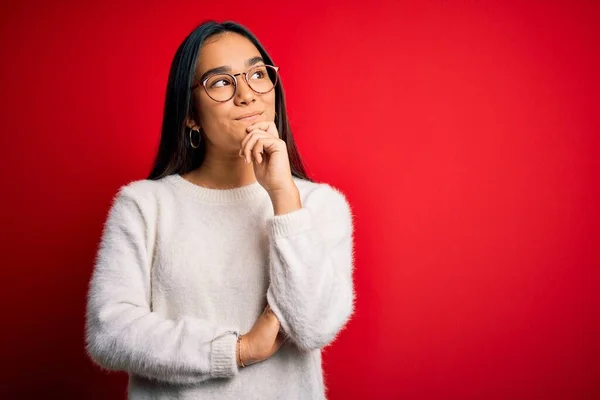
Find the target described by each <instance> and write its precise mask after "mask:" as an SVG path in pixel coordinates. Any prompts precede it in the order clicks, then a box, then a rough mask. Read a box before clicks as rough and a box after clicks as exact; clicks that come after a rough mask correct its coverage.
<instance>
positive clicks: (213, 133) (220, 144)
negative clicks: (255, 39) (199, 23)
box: [188, 32, 275, 157]
mask: <svg viewBox="0 0 600 400" xmlns="http://www.w3.org/2000/svg"><path fill="white" fill-rule="evenodd" d="M256 65H264V62H263V61H262V58H261V55H260V53H259V51H258V49H257V48H256V47H255V46H254V45H253V44H252V42H250V41H249V40H248V39H246V38H245V37H244V36H242V35H239V34H237V33H233V32H226V33H223V34H219V35H217V36H213V37H211V38H209V39H208V40H207V41H205V42H204V44H203V46H202V47H201V48H200V53H199V55H198V62H197V65H196V75H195V80H196V81H197V82H200V80H201V78H202V77H203V76H204V75H205V74H206V72H208V71H210V70H212V69H213V68H219V67H225V68H226V69H227V70H226V72H227V73H230V74H232V75H235V74H237V73H240V72H241V73H244V72H246V71H247V70H248V69H249V68H251V67H253V66H256ZM236 78H237V91H236V93H235V95H234V96H233V98H232V99H230V100H228V101H226V102H222V103H219V102H216V101H214V100H212V99H211V98H210V97H209V96H208V94H207V93H206V91H205V90H204V88H203V87H202V86H198V87H197V88H196V89H195V90H194V92H193V93H192V95H193V99H194V103H193V104H194V110H193V112H194V115H193V118H194V119H193V120H191V119H190V120H188V126H189V127H200V128H202V130H203V131H204V138H203V140H208V142H209V143H208V146H212V147H215V148H217V149H219V150H222V151H225V152H229V153H234V154H235V156H236V157H237V155H238V151H239V149H240V144H241V142H242V140H243V139H244V137H245V136H246V133H247V132H246V128H247V127H248V126H249V125H251V124H254V123H256V122H258V121H273V120H274V119H275V90H271V91H270V92H268V93H265V94H258V93H256V92H254V91H252V89H250V88H249V87H248V85H247V84H246V81H245V80H244V77H243V75H238V76H236ZM255 112H259V113H261V114H260V115H259V116H257V117H255V118H252V119H249V120H248V119H244V120H240V119H239V118H240V117H242V116H244V115H247V114H250V113H255Z"/></svg>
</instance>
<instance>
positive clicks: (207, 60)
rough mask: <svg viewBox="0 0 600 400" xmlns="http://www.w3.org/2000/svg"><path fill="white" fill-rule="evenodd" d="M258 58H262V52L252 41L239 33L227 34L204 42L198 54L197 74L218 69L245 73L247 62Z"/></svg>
mask: <svg viewBox="0 0 600 400" xmlns="http://www.w3.org/2000/svg"><path fill="white" fill-rule="evenodd" d="M257 56H260V52H259V51H258V49H257V48H256V46H254V44H253V43H252V42H251V41H250V40H248V39H247V38H245V37H244V36H242V35H239V34H237V33H232V32H227V33H224V34H220V35H218V36H213V37H211V38H209V39H208V40H207V41H205V42H204V44H203V45H202V47H201V48H200V52H199V54H198V62H197V65H196V72H197V73H199V74H202V73H203V72H204V71H207V70H209V69H213V68H218V67H230V68H231V69H232V71H243V70H244V68H245V64H246V61H247V60H249V59H251V58H253V57H257Z"/></svg>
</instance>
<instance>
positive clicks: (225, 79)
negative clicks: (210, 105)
mask: <svg viewBox="0 0 600 400" xmlns="http://www.w3.org/2000/svg"><path fill="white" fill-rule="evenodd" d="M234 92H235V83H234V82H233V78H232V77H231V76H229V75H213V76H211V77H210V78H208V81H206V93H208V95H209V96H210V97H212V98H213V99H214V100H216V101H227V100H229V99H230V98H231V97H232V96H233V93H234Z"/></svg>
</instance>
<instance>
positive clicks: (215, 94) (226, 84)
mask: <svg viewBox="0 0 600 400" xmlns="http://www.w3.org/2000/svg"><path fill="white" fill-rule="evenodd" d="M278 71H279V67H274V66H272V65H257V66H255V67H252V68H250V69H249V70H248V71H246V72H240V73H237V74H233V75H232V74H227V73H222V74H215V75H211V76H209V77H207V78H206V79H204V80H203V81H202V82H201V83H200V82H197V83H196V84H194V85H193V86H192V87H191V88H190V89H192V91H194V90H195V89H196V88H197V87H198V86H200V85H202V86H203V87H204V90H205V91H206V94H207V95H208V97H210V98H211V99H213V100H214V101H218V102H220V103H222V102H225V101H229V100H231V99H232V98H233V96H235V94H236V92H237V86H238V81H237V78H236V77H237V76H239V75H243V76H244V81H245V82H246V84H247V85H248V87H249V88H250V89H252V91H254V92H255V93H257V94H265V93H269V92H270V91H271V90H273V88H275V85H276V84H277V78H278V76H279V73H278Z"/></svg>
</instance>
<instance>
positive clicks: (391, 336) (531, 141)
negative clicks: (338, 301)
mask: <svg viewBox="0 0 600 400" xmlns="http://www.w3.org/2000/svg"><path fill="white" fill-rule="evenodd" d="M119 3H121V4H118V5H117V3H116V2H115V3H114V4H110V5H109V4H108V3H107V2H105V1H95V2H74V1H73V2H71V3H69V2H60V3H59V2H42V1H39V2H33V1H18V2H17V1H14V2H8V3H7V2H3V3H2V11H1V12H0V37H1V43H0V60H1V66H0V68H1V70H0V71H1V74H0V79H1V80H0V84H1V90H0V92H1V94H0V96H1V104H0V106H1V113H0V115H1V120H0V126H1V128H2V134H1V135H0V136H1V140H2V142H1V146H0V149H1V151H2V154H1V156H2V158H1V160H2V184H3V191H2V192H3V195H2V197H1V198H2V207H0V216H1V218H2V228H3V229H2V232H3V233H2V240H1V243H2V244H1V245H2V268H1V276H0V279H1V283H2V291H1V293H2V299H1V304H2V309H1V311H2V320H3V322H2V328H1V330H0V331H1V332H2V338H1V340H0V343H1V344H2V347H1V348H0V354H2V356H1V358H2V364H1V365H2V369H3V371H2V379H1V380H2V386H3V388H2V389H3V390H2V393H0V397H2V398H6V399H9V398H10V399H12V398H30V397H31V398H33V397H34V396H37V397H36V398H46V396H47V395H48V394H50V393H52V394H56V395H57V397H58V398H61V399H67V398H74V399H75V398H77V399H98V400H99V399H121V398H124V396H125V395H124V390H125V383H126V376H125V375H124V374H111V375H106V374H104V373H102V372H100V371H99V370H98V369H97V368H96V367H95V366H93V365H92V364H91V363H90V362H89V360H87V358H86V357H85V354H84V352H83V321H84V305H85V294H86V291H87V284H88V279H89V277H90V274H91V271H92V266H93V265H92V263H93V258H94V255H95V251H96V246H97V244H98V240H99V237H100V233H101V228H102V224H103V222H104V220H105V218H106V212H107V210H108V207H109V205H110V201H111V198H112V196H113V195H114V194H115V192H116V190H117V189H118V187H119V186H121V185H123V184H125V183H127V182H129V181H130V180H134V179H142V178H144V177H145V176H146V174H147V173H148V171H149V168H150V166H151V163H152V160H153V157H154V152H155V149H156V146H157V143H158V139H159V129H160V122H161V118H162V107H163V101H164V97H163V96H164V91H165V85H166V79H167V72H168V68H169V65H170V62H171V59H172V56H173V54H174V52H175V50H176V48H177V46H178V45H179V43H180V42H181V41H182V40H183V38H184V37H185V36H186V35H187V34H188V33H189V32H190V31H191V30H192V29H193V28H194V27H195V26H196V25H197V24H198V23H200V22H202V21H203V20H205V19H207V18H213V19H217V20H225V19H233V20H236V21H238V22H241V23H243V24H245V25H247V26H248V27H249V28H250V29H251V30H252V31H253V32H254V33H255V34H256V35H257V36H258V37H259V39H260V40H261V41H262V42H263V44H264V45H265V46H266V48H267V49H268V51H269V52H270V53H271V55H272V56H273V58H274V60H275V61H276V63H277V64H278V65H279V66H280V67H281V75H282V80H283V83H284V85H285V88H286V91H287V95H288V106H289V113H290V117H291V123H292V127H293V129H294V132H295V136H296V138H297V142H298V145H299V148H300V150H301V153H302V154H303V156H304V158H305V160H306V162H307V165H308V169H309V172H310V173H311V174H312V175H313V177H314V178H315V179H317V180H321V181H327V182H329V183H331V184H333V185H335V186H337V187H339V188H340V189H341V190H343V191H344V192H345V193H346V194H347V196H348V198H349V200H350V201H351V203H352V205H353V209H354V213H355V218H356V220H355V226H356V237H355V239H356V273H355V278H356V290H357V294H358V303H357V310H356V315H355V316H354V318H353V319H352V321H351V322H350V324H349V325H348V327H347V329H346V330H344V331H343V332H342V334H341V335H340V336H339V338H338V340H337V341H336V342H335V344H334V345H332V346H331V347H329V348H328V349H327V350H326V351H325V352H324V357H325V358H324V360H325V365H324V367H325V373H326V380H327V383H328V386H329V395H330V398H331V399H346V398H351V399H354V398H365V399H367V398H368V399H371V398H372V399H550V398H553V399H592V398H600V378H599V377H600V364H599V361H598V360H599V358H600V340H599V337H600V336H599V335H600V323H599V320H598V315H599V303H600V301H599V300H600V295H599V294H598V289H599V276H598V275H599V274H598V267H599V266H600V251H599V243H600V239H599V229H598V227H599V218H598V217H599V215H598V214H599V213H598V183H599V180H598V178H599V177H598V170H599V168H598V145H599V140H598V133H599V130H598V126H599V124H598V122H599V117H598V113H599V110H598V101H599V95H598V93H599V91H598V71H599V70H600V68H599V67H600V66H599V62H598V61H599V60H598V48H599V47H598V46H599V41H598V39H599V35H598V21H599V17H600V5H599V4H600V3H599V2H596V1H589V2H583V1H577V2H570V1H551V2H546V1H544V2H541V1H540V2H525V1H523V2H505V1H498V2H490V1H487V2H473V1H441V0H440V1H424V2H417V1H415V2H391V1H389V2H388V1H369V2H361V3H359V2H353V1H350V2H348V1H330V2H324V3H317V2H294V3H282V2H277V1H263V2H252V1H228V2H214V1H212V2H200V1H194V2H192V1H190V2H175V1H169V2H162V3H158V2H146V1H144V2H142V1H140V2H131V1H128V2H119Z"/></svg>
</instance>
